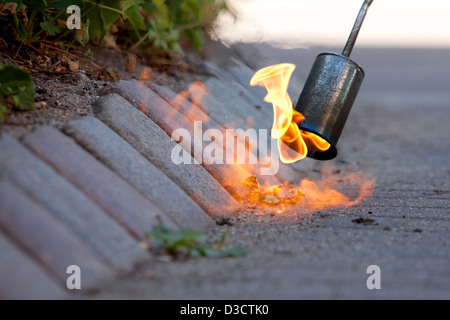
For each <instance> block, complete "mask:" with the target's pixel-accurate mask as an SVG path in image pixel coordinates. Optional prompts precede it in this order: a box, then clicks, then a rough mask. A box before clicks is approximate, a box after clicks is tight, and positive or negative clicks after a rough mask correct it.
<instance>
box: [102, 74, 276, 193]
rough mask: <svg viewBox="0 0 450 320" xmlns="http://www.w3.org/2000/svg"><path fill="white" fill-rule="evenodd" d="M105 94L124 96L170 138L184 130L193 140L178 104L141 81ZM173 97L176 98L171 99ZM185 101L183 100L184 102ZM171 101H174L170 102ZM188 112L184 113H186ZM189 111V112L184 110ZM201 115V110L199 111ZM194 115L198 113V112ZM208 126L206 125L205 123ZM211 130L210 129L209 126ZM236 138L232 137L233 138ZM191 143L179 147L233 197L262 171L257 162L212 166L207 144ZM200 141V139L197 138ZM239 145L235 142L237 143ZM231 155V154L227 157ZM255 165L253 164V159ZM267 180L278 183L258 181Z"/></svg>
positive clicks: (114, 86)
mask: <svg viewBox="0 0 450 320" xmlns="http://www.w3.org/2000/svg"><path fill="white" fill-rule="evenodd" d="M104 91H105V92H115V93H117V94H119V95H120V96H122V97H124V98H125V99H127V100H128V102H130V103H131V104H132V105H134V106H135V107H136V108H138V109H139V110H141V111H142V112H143V113H145V114H146V115H147V116H149V117H150V119H152V120H153V121H154V122H155V123H156V124H157V125H159V126H160V127H161V128H162V129H163V130H164V131H165V132H166V133H167V134H168V135H169V136H172V133H173V132H174V131H175V130H177V129H180V128H181V129H185V130H188V131H189V133H190V134H191V137H195V135H196V134H195V129H194V128H195V125H194V123H193V122H192V121H190V120H189V119H188V118H187V117H186V116H185V115H184V114H183V113H181V112H180V111H178V110H177V108H178V104H177V103H174V104H175V107H173V106H172V105H170V104H169V103H168V102H167V101H166V100H165V99H164V100H163V99H162V98H160V96H159V95H158V94H156V93H155V92H153V91H152V90H151V89H149V88H148V87H147V86H145V85H144V84H143V83H142V82H137V81H134V82H130V81H121V82H116V83H114V84H112V85H110V86H108V87H107V88H106V89H105V90H104ZM160 91H161V90H160ZM164 94H165V96H166V98H169V97H168V96H174V95H175V96H176V94H175V93H171V92H169V91H168V89H166V90H165V91H164ZM174 98H176V97H174ZM183 100H185V101H186V99H183ZM172 102H173V100H172ZM192 108H193V109H191V110H200V109H199V108H198V107H196V106H194V105H192ZM186 111H187V110H186ZM187 112H191V111H187ZM199 112H202V111H199ZM199 112H197V114H198V113H199ZM203 117H205V118H206V119H208V118H209V117H208V116H207V115H206V114H203ZM207 123H208V122H207ZM208 127H209V126H208ZM209 128H210V129H212V128H211V127H209ZM214 129H217V130H220V133H221V136H222V137H225V134H226V132H225V128H224V127H223V126H221V125H217V127H216V128H214ZM206 130H207V129H206V128H203V122H202V125H201V130H200V128H199V129H198V131H199V132H200V133H205V132H206ZM232 138H233V139H235V137H232ZM190 140H191V141H186V140H182V141H181V142H180V145H181V146H182V147H183V148H184V149H185V150H187V151H188V152H189V153H191V155H192V156H193V157H194V158H195V159H196V160H197V161H198V162H199V163H202V164H203V166H204V167H205V168H206V170H208V172H209V173H210V174H211V175H212V176H213V177H214V178H215V179H216V180H217V181H218V182H219V183H220V184H221V185H222V186H223V187H224V188H225V189H226V190H227V191H229V192H230V193H232V194H234V193H236V192H238V189H239V188H241V187H242V182H243V181H244V180H245V179H247V178H248V177H250V176H252V175H254V172H257V173H259V172H261V165H260V164H259V163H256V164H254V165H235V164H226V161H225V159H224V161H223V163H222V164H217V163H214V160H213V159H211V158H209V159H206V158H205V157H207V156H208V153H205V152H204V151H205V148H207V146H208V145H210V144H211V143H214V142H210V143H203V141H198V140H199V139H190ZM200 140H201V139H200ZM222 141H223V142H222V145H225V143H226V142H225V140H223V139H222ZM236 143H238V142H236ZM216 145H217V148H219V149H221V150H223V152H226V151H227V150H226V149H225V148H223V147H221V145H219V144H216ZM228 156H230V155H228ZM254 158H255V160H254V161H255V162H257V161H256V157H254ZM263 180H264V181H267V182H268V183H271V184H277V183H280V182H279V181H277V180H276V178H274V177H273V176H269V177H262V178H261V181H263Z"/></svg>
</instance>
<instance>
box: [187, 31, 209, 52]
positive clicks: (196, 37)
mask: <svg viewBox="0 0 450 320" xmlns="http://www.w3.org/2000/svg"><path fill="white" fill-rule="evenodd" d="M184 33H185V34H186V35H187V37H188V38H189V40H190V41H191V43H192V45H193V46H194V48H195V49H196V50H197V51H200V50H202V48H203V44H204V41H205V40H204V38H203V31H202V29H199V28H195V29H188V30H185V31H184Z"/></svg>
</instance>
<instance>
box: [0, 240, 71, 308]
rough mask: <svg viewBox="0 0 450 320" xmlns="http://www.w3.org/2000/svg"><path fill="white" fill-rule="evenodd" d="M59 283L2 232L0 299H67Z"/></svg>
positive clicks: (0, 241)
mask: <svg viewBox="0 0 450 320" xmlns="http://www.w3.org/2000/svg"><path fill="white" fill-rule="evenodd" d="M64 298H66V296H65V292H64V290H63V289H61V288H60V287H59V286H58V284H57V283H56V281H55V280H54V279H53V278H52V277H51V276H50V275H49V274H48V273H46V272H45V271H44V270H43V269H42V268H41V267H40V266H39V265H38V264H37V263H36V262H34V261H33V260H32V259H30V258H29V257H28V256H27V255H26V254H25V253H24V252H23V251H22V250H21V249H19V247H17V246H16V245H15V244H13V243H12V242H11V241H10V240H9V239H8V238H7V237H5V236H4V235H3V234H2V233H1V232H0V299H4V300H36V299H38V300H43V299H64Z"/></svg>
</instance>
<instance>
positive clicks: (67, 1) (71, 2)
mask: <svg viewBox="0 0 450 320" xmlns="http://www.w3.org/2000/svg"><path fill="white" fill-rule="evenodd" d="M50 4H51V5H52V6H54V7H55V8H56V9H67V8H68V7H70V6H79V7H80V8H84V2H83V1H82V0H52V1H51V2H50Z"/></svg>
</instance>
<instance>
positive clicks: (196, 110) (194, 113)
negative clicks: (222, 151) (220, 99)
mask: <svg viewBox="0 0 450 320" xmlns="http://www.w3.org/2000/svg"><path fill="white" fill-rule="evenodd" d="M145 85H146V86H148V87H149V88H150V89H151V90H153V91H154V92H155V93H157V94H158V95H159V96H160V97H161V98H163V99H164V100H165V101H166V102H167V103H169V104H170V105H171V106H172V108H174V109H175V110H177V111H179V112H181V113H182V114H183V115H184V116H185V117H186V118H187V119H188V120H190V121H191V122H192V123H194V122H195V121H202V123H203V127H204V128H205V129H218V128H221V127H222V125H221V124H219V123H218V122H216V121H215V120H214V119H212V118H210V117H208V115H207V114H206V113H205V111H203V110H202V109H201V108H200V107H199V106H198V105H195V104H194V103H192V102H191V101H190V100H189V99H188V98H189V93H188V92H187V91H186V92H184V93H180V94H177V93H175V92H174V91H172V90H171V89H169V88H167V87H163V86H160V85H158V84H156V83H154V82H151V81H147V82H146V83H145ZM116 93H118V94H120V93H119V92H116ZM120 95H121V94H120ZM122 96H123V97H124V98H125V99H127V100H128V101H129V102H130V100H129V99H128V97H127V96H125V95H122ZM130 103H131V102H130Z"/></svg>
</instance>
